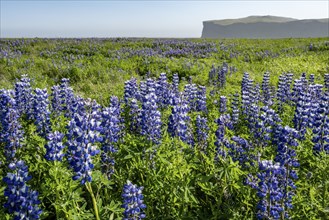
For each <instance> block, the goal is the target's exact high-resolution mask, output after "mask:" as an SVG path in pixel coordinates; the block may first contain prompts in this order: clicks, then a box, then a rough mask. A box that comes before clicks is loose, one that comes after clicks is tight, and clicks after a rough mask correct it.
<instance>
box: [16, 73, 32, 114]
mask: <svg viewBox="0 0 329 220" xmlns="http://www.w3.org/2000/svg"><path fill="white" fill-rule="evenodd" d="M30 81H31V80H30V78H28V76H27V75H22V77H21V80H20V81H19V82H16V83H15V96H14V98H15V100H16V105H17V110H18V112H19V114H20V115H27V117H28V118H29V119H32V118H33V115H32V114H31V108H32V87H31V84H30Z"/></svg>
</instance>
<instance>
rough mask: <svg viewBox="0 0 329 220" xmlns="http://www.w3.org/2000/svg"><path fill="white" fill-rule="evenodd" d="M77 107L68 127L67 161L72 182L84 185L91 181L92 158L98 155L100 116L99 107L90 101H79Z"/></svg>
mask: <svg viewBox="0 0 329 220" xmlns="http://www.w3.org/2000/svg"><path fill="white" fill-rule="evenodd" d="M77 105H78V106H77V111H76V112H75V113H74V115H73V118H72V119H71V121H70V122H69V125H68V134H67V138H68V142H67V145H68V161H69V164H70V166H71V167H72V169H73V170H74V172H75V176H73V180H78V179H80V180H81V184H85V183H86V182H91V181H92V178H91V173H92V169H93V168H94V165H93V163H92V157H93V156H95V155H96V154H98V153H99V150H98V149H97V146H96V145H95V143H96V142H101V141H102V138H101V136H100V131H101V129H102V128H101V114H100V111H99V109H100V106H99V105H98V104H97V103H95V102H91V101H90V100H80V101H78V104H77Z"/></svg>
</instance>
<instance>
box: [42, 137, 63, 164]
mask: <svg viewBox="0 0 329 220" xmlns="http://www.w3.org/2000/svg"><path fill="white" fill-rule="evenodd" d="M63 138H64V134H62V133H60V132H58V131H54V132H51V133H49V134H48V136H47V140H48V142H47V144H46V145H45V148H46V150H47V152H46V155H45V158H46V160H48V161H62V159H63V157H64V153H63V149H64V145H63Z"/></svg>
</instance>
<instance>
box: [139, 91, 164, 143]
mask: <svg viewBox="0 0 329 220" xmlns="http://www.w3.org/2000/svg"><path fill="white" fill-rule="evenodd" d="M152 89H153V88H152V87H151V88H150V91H151V92H150V93H149V94H147V95H146V96H145V97H144V100H143V104H142V112H141V134H142V135H144V136H145V137H146V138H147V139H148V140H149V141H151V142H153V143H154V144H159V143H160V140H161V136H162V135H161V125H162V122H161V113H160V111H158V106H157V104H156V100H157V97H156V95H155V93H154V90H153V91H152Z"/></svg>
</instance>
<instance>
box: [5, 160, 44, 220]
mask: <svg viewBox="0 0 329 220" xmlns="http://www.w3.org/2000/svg"><path fill="white" fill-rule="evenodd" d="M9 169H10V170H11V173H7V176H5V177H4V178H3V181H4V182H5V183H6V184H7V187H6V188H5V191H4V196H5V197H7V202H6V203H5V204H4V207H5V208H6V209H7V210H8V212H9V213H10V214H13V215H14V219H15V220H21V219H31V220H32V219H39V218H40V214H41V213H42V210H41V209H40V208H39V207H38V204H40V201H39V200H38V192H36V191H33V190H31V189H30V187H29V186H27V185H26V182H27V181H29V180H30V179H31V176H29V174H28V167H27V166H26V165H25V163H24V162H23V161H21V160H20V161H17V162H12V163H10V164H9Z"/></svg>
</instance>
